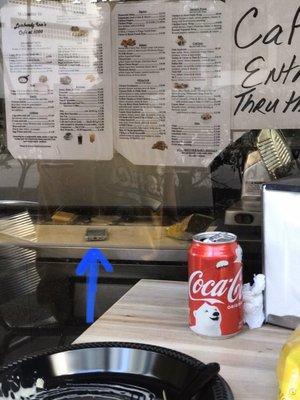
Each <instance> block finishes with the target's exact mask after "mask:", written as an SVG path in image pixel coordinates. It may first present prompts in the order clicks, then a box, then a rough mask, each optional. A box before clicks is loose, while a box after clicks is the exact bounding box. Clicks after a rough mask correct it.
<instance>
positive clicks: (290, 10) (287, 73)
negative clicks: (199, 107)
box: [228, 0, 300, 129]
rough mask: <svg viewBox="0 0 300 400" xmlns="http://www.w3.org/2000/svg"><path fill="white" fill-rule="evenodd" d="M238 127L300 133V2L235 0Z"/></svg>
mask: <svg viewBox="0 0 300 400" xmlns="http://www.w3.org/2000/svg"><path fill="white" fill-rule="evenodd" d="M232 9H233V14H234V18H233V33H232V43H230V42H229V43H228V45H229V46H232V47H233V49H234V63H233V68H232V69H233V83H234V86H233V93H232V100H231V103H232V112H233V118H232V120H233V126H232V127H233V128H234V129H263V128H282V129H284V128H293V129H299V111H300V93H299V82H300V56H299V48H300V3H299V1H298V0H289V1H288V2H285V1H282V0H272V1H269V0H243V1H239V2H238V1H237V0H235V1H234V2H233V4H232Z"/></svg>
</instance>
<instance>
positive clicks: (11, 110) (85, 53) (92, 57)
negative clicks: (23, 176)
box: [1, 0, 113, 160]
mask: <svg viewBox="0 0 300 400" xmlns="http://www.w3.org/2000/svg"><path fill="white" fill-rule="evenodd" d="M32 4H33V5H32ZM1 22H2V41H3V46H2V51H3V63H4V89H5V100H6V102H5V106H6V125H7V127H6V128H7V142H8V149H9V150H10V152H11V154H12V155H13V156H14V157H15V158H28V159H78V160H80V159H90V160H94V159H95V160H97V159H102V160H108V159H111V158H112V155H113V136H112V98H111V62H110V59H111V43H110V7H109V5H108V4H105V3H101V4H100V5H98V4H93V3H89V2H79V4H73V3H71V2H53V1H43V2H41V3H37V2H35V3H31V5H30V6H28V5H27V2H24V1H20V0H11V1H10V2H9V3H8V4H7V5H6V6H4V7H3V8H2V10H1Z"/></svg>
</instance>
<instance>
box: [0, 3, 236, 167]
mask: <svg viewBox="0 0 300 400" xmlns="http://www.w3.org/2000/svg"><path fill="white" fill-rule="evenodd" d="M30 4H31V5H30V6H29V7H28V6H27V2H25V0H24V1H23V0H10V1H9V3H8V4H7V5H6V6H4V7H3V8H2V16H1V18H2V34H3V60H4V69H5V72H4V81H5V98H6V120H7V121H6V122H7V140H8V148H9V150H10V152H11V153H12V155H13V156H14V157H15V158H29V159H30V158H33V159H39V158H40V159H102V160H105V159H110V158H111V157H112V156H113V137H114V142H115V149H116V150H117V151H118V152H120V153H121V154H122V155H123V156H125V157H126V158H127V159H128V160H130V161H131V162H133V163H135V164H148V165H159V164H163V165H170V166H177V165H178V166H207V165H208V164H209V163H210V162H211V161H212V160H213V159H214V157H215V156H216V155H217V154H218V153H219V152H220V151H221V150H223V148H224V147H226V145H227V144H228V143H229V141H230V107H228V104H229V102H230V63H231V54H230V51H229V48H228V46H227V43H226V40H227V39H228V36H229V35H230V29H231V21H230V10H229V7H226V5H225V4H224V3H223V2H221V1H211V0H197V1H188V0H187V1H180V2H162V1H153V2H152V1H151V2H127V3H119V4H116V5H115V7H114V9H113V11H112V12H111V8H110V5H109V4H107V3H98V4H95V3H91V2H88V1H84V2H83V1H81V2H80V1H78V2H70V1H67V0H63V1H61V2H53V1H51V0H43V1H41V2H38V3H37V2H35V3H30ZM32 4H33V5H32ZM110 32H112V38H113V42H112V44H111V41H110V37H111V35H110ZM111 59H112V61H111Z"/></svg>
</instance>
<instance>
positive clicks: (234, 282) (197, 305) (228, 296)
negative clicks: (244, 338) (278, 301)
mask: <svg viewBox="0 0 300 400" xmlns="http://www.w3.org/2000/svg"><path fill="white" fill-rule="evenodd" d="M188 266H189V308H190V317H189V325H190V328H191V329H192V330H193V331H194V332H196V333H198V334H199V335H203V336H208V337H214V338H221V339H222V338H226V337H230V336H233V335H235V334H237V333H238V332H240V331H241V330H242V328H243V324H244V322H243V298H242V288H243V270H242V249H241V247H240V246H239V244H238V243H237V238H236V236H235V235H233V234H232V233H227V232H206V233H200V234H198V235H196V236H194V237H193V243H192V244H191V246H190V248H189V254H188Z"/></svg>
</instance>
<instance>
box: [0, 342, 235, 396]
mask: <svg viewBox="0 0 300 400" xmlns="http://www.w3.org/2000/svg"><path fill="white" fill-rule="evenodd" d="M93 348H128V349H136V350H145V351H151V352H155V353H158V354H162V355H165V356H168V357H170V358H173V359H175V360H178V361H180V362H182V363H184V364H187V365H189V366H191V367H193V368H198V369H201V368H202V367H203V366H204V365H205V363H203V362H202V361H199V360H197V359H196V358H194V357H191V356H189V355H187V354H185V353H182V352H179V351H177V350H173V349H169V348H166V347H161V346H156V345H152V344H146V343H134V342H112V341H111V342H90V343H89V342H88V343H76V344H72V345H67V346H58V347H54V348H51V349H48V350H42V351H39V352H36V353H33V354H30V355H27V356H25V357H22V358H20V359H18V360H16V361H13V362H11V363H9V364H7V365H4V366H1V367H0V375H2V374H6V373H7V372H9V371H10V370H11V369H15V368H17V367H18V366H21V365H22V364H23V363H25V362H27V361H33V360H35V359H38V358H41V357H47V356H51V355H54V354H57V353H62V352H66V351H72V350H80V349H93ZM215 382H216V383H217V384H219V386H220V385H221V386H222V387H223V389H224V391H225V392H226V394H227V397H228V400H234V397H233V394H232V391H231V388H230V386H229V385H228V383H227V382H226V381H225V379H224V378H222V376H220V375H219V374H218V375H217V377H216V380H215ZM226 400H227V399H226Z"/></svg>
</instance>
